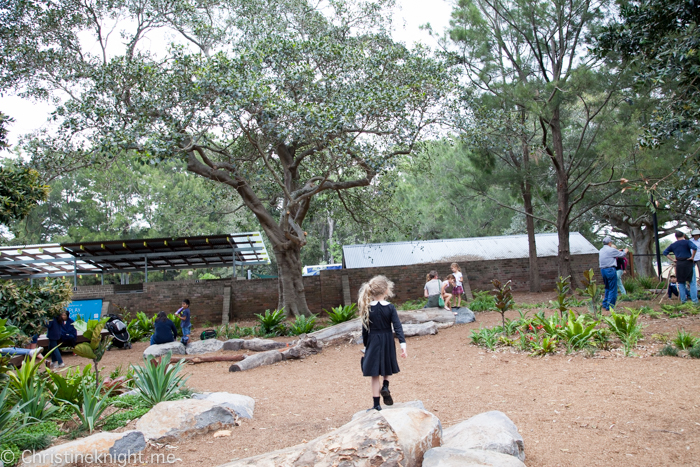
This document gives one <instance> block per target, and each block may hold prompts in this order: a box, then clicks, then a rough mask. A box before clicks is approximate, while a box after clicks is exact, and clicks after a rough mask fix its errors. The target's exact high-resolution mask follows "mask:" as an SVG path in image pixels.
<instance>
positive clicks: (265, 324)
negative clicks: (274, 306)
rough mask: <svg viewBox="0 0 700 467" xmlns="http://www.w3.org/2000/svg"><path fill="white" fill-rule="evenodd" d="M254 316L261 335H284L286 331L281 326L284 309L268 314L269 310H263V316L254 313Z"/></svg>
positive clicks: (283, 326)
mask: <svg viewBox="0 0 700 467" xmlns="http://www.w3.org/2000/svg"><path fill="white" fill-rule="evenodd" d="M255 316H256V317H257V318H258V323H260V324H259V326H260V333H261V334H264V335H267V334H272V335H278V336H281V335H284V333H285V331H286V329H287V328H286V326H285V325H284V324H283V321H284V318H285V316H284V307H282V308H280V309H279V310H275V311H273V312H270V310H265V314H264V315H261V314H258V313H255Z"/></svg>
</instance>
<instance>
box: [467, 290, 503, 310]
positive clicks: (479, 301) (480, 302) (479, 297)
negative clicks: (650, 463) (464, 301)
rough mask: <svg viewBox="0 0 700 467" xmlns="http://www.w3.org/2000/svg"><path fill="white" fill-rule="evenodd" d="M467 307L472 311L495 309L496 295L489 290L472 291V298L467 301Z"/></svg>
mask: <svg viewBox="0 0 700 467" xmlns="http://www.w3.org/2000/svg"><path fill="white" fill-rule="evenodd" d="M468 306H469V309H470V310H472V311H491V310H495V309H496V297H494V296H493V295H491V293H490V292H487V291H485V290H482V291H481V292H474V300H472V301H471V302H470V303H469V305H468Z"/></svg>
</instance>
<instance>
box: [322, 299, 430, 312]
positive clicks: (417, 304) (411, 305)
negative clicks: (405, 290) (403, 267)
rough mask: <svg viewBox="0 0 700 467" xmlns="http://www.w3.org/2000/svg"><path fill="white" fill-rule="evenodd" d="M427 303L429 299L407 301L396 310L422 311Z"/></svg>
mask: <svg viewBox="0 0 700 467" xmlns="http://www.w3.org/2000/svg"><path fill="white" fill-rule="evenodd" d="M426 303H428V299H427V298H422V299H418V300H406V301H405V302H403V303H402V304H401V305H399V306H397V307H396V309H397V310H402V311H413V310H420V309H422V308H423V307H424V306H425V305H426ZM324 311H325V310H324ZM326 313H328V311H326Z"/></svg>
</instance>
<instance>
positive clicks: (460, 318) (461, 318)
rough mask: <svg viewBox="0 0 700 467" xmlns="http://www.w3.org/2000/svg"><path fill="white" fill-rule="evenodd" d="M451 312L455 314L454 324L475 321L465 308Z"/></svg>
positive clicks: (470, 311) (472, 313)
mask: <svg viewBox="0 0 700 467" xmlns="http://www.w3.org/2000/svg"><path fill="white" fill-rule="evenodd" d="M452 311H454V312H455V313H457V316H455V324H467V323H473V322H474V321H476V316H474V312H473V311H472V310H470V309H469V308H467V307H460V308H452Z"/></svg>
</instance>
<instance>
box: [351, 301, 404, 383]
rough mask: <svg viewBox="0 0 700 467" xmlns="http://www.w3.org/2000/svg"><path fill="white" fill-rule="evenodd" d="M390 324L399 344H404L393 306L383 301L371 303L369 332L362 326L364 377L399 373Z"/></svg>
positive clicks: (399, 322) (397, 316) (401, 330)
mask: <svg viewBox="0 0 700 467" xmlns="http://www.w3.org/2000/svg"><path fill="white" fill-rule="evenodd" d="M392 324H393V326H394V332H396V336H397V337H398V338H399V342H400V343H404V342H406V338H405V337H404V335H403V327H401V321H400V320H399V315H398V314H397V313H396V308H394V305H392V304H391V303H389V302H384V301H382V302H372V304H371V305H370V309H369V330H368V329H366V328H365V327H364V326H362V342H364V344H365V356H364V358H363V361H362V374H363V375H364V376H389V375H393V374H394V373H398V372H399V371H400V370H399V362H397V361H396V345H395V344H394V335H393V333H392V329H391V327H392Z"/></svg>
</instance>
